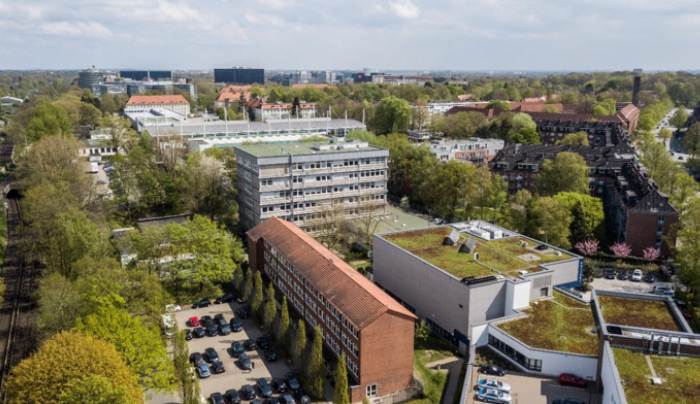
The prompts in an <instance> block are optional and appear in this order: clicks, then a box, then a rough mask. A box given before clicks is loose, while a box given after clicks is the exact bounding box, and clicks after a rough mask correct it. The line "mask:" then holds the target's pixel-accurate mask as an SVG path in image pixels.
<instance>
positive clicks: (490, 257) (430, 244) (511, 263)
mask: <svg viewBox="0 0 700 404" xmlns="http://www.w3.org/2000/svg"><path fill="white" fill-rule="evenodd" d="M471 223H477V222H470V224H471ZM478 223H481V222H478ZM491 228H492V229H494V230H501V231H502V230H503V229H501V228H499V227H497V226H493V225H491ZM470 229H471V228H468V227H467V226H460V233H459V234H460V237H459V240H458V242H457V243H455V245H444V244H443V242H444V240H445V238H446V237H448V236H449V235H450V233H451V232H452V230H454V228H453V227H452V226H439V227H429V228H425V229H418V230H411V231H405V232H399V233H389V234H383V235H381V236H380V237H382V238H384V239H385V240H388V241H390V242H392V243H394V244H395V245H397V246H399V247H401V248H403V249H405V250H407V251H409V252H410V253H412V254H414V255H416V256H417V257H419V258H421V259H423V260H425V261H427V262H429V263H431V264H433V265H434V266H436V267H438V268H440V269H441V270H443V271H445V272H447V273H449V274H451V275H453V276H455V277H457V278H464V277H469V276H473V277H477V278H478V277H483V276H487V275H502V276H507V277H516V276H518V275H521V273H520V272H521V271H526V272H527V273H533V272H540V271H542V270H543V268H542V267H541V266H540V265H542V264H546V263H551V262H557V261H564V260H568V259H571V258H573V257H574V256H573V255H570V254H566V253H562V252H561V250H559V249H555V248H554V247H551V246H547V245H546V244H542V243H539V242H536V241H534V240H531V239H528V238H526V237H524V236H521V235H520V234H517V233H513V232H508V234H507V236H506V237H504V238H500V239H497V240H486V239H484V238H481V237H478V236H476V235H474V234H470ZM469 237H472V239H473V240H476V245H475V248H474V250H473V252H471V253H467V252H460V251H459V249H460V245H461V244H462V243H464V242H466V241H467V240H468V239H469ZM540 245H545V246H547V249H546V250H542V251H540V250H537V249H536V247H538V246H540ZM474 253H478V254H479V255H478V257H477V259H476V260H475V259H474ZM557 254H559V255H557Z"/></svg>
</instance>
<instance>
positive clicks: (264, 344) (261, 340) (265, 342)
mask: <svg viewBox="0 0 700 404" xmlns="http://www.w3.org/2000/svg"><path fill="white" fill-rule="evenodd" d="M255 342H257V344H258V346H259V347H260V349H268V348H269V347H270V340H269V339H267V337H258V339H257V340H255Z"/></svg>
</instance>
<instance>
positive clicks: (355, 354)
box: [247, 217, 416, 402]
mask: <svg viewBox="0 0 700 404" xmlns="http://www.w3.org/2000/svg"><path fill="white" fill-rule="evenodd" d="M247 235H248V247H249V250H248V251H249V260H250V267H251V269H253V270H256V271H262V272H263V273H264V274H265V275H267V277H268V278H270V280H271V281H272V282H273V284H274V285H275V287H276V289H277V290H278V291H279V292H281V293H282V294H283V295H285V296H286V297H287V300H288V302H289V305H290V307H293V308H294V309H295V310H296V311H297V312H298V313H299V315H300V316H301V317H302V318H304V319H305V321H306V323H307V325H308V326H309V327H314V326H316V325H319V326H320V327H321V330H322V332H323V341H324V344H325V345H326V347H327V348H328V350H329V351H330V352H333V353H334V354H335V355H336V356H340V353H341V352H342V353H344V354H345V357H346V365H347V369H348V377H349V378H350V380H349V382H350V383H349V385H350V389H349V390H350V391H349V393H350V401H351V402H360V401H362V400H363V399H364V398H365V397H381V396H385V395H388V394H391V393H393V392H397V391H401V390H404V389H407V388H409V387H411V386H412V383H413V376H412V375H413V331H414V323H415V320H416V317H415V316H414V315H413V314H412V313H411V312H410V311H408V310H407V309H406V308H404V307H403V306H402V305H401V304H399V303H398V302H396V301H395V300H394V299H393V298H391V297H390V296H389V295H387V294H386V293H385V292H384V291H382V290H381V289H380V288H379V287H378V286H376V285H375V284H374V283H372V282H371V281H370V280H368V279H367V278H365V277H364V276H362V275H361V274H360V273H359V272H357V271H356V270H355V269H353V268H352V267H350V266H349V265H348V264H346V263H345V262H344V261H343V260H341V259H340V258H338V257H337V256H336V255H334V254H333V253H332V252H330V251H329V250H328V249H326V248H325V247H324V246H322V245H321V244H320V243H318V242H317V241H316V240H314V239H313V238H312V237H311V236H309V235H308V234H306V233H305V232H304V231H303V230H301V229H300V228H298V227H297V226H295V225H294V224H292V223H289V222H287V221H285V220H282V219H278V218H276V217H272V218H270V219H267V220H266V221H265V222H263V223H261V224H259V225H258V226H256V227H254V228H253V229H251V230H250V231H248V233H247Z"/></svg>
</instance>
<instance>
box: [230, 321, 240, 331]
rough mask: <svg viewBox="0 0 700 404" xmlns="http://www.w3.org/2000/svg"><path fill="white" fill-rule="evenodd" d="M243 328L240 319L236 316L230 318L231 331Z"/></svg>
mask: <svg viewBox="0 0 700 404" xmlns="http://www.w3.org/2000/svg"><path fill="white" fill-rule="evenodd" d="M242 329H243V323H241V320H239V319H237V318H232V319H231V330H233V332H239V331H241V330H242Z"/></svg>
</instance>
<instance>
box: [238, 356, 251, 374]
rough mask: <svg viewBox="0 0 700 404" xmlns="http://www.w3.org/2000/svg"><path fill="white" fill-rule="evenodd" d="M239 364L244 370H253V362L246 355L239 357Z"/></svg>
mask: <svg viewBox="0 0 700 404" xmlns="http://www.w3.org/2000/svg"><path fill="white" fill-rule="evenodd" d="M238 364H239V365H240V367H241V369H243V370H253V362H251V361H250V358H249V357H248V355H246V354H244V353H242V354H241V355H240V356H239V357H238Z"/></svg>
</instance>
